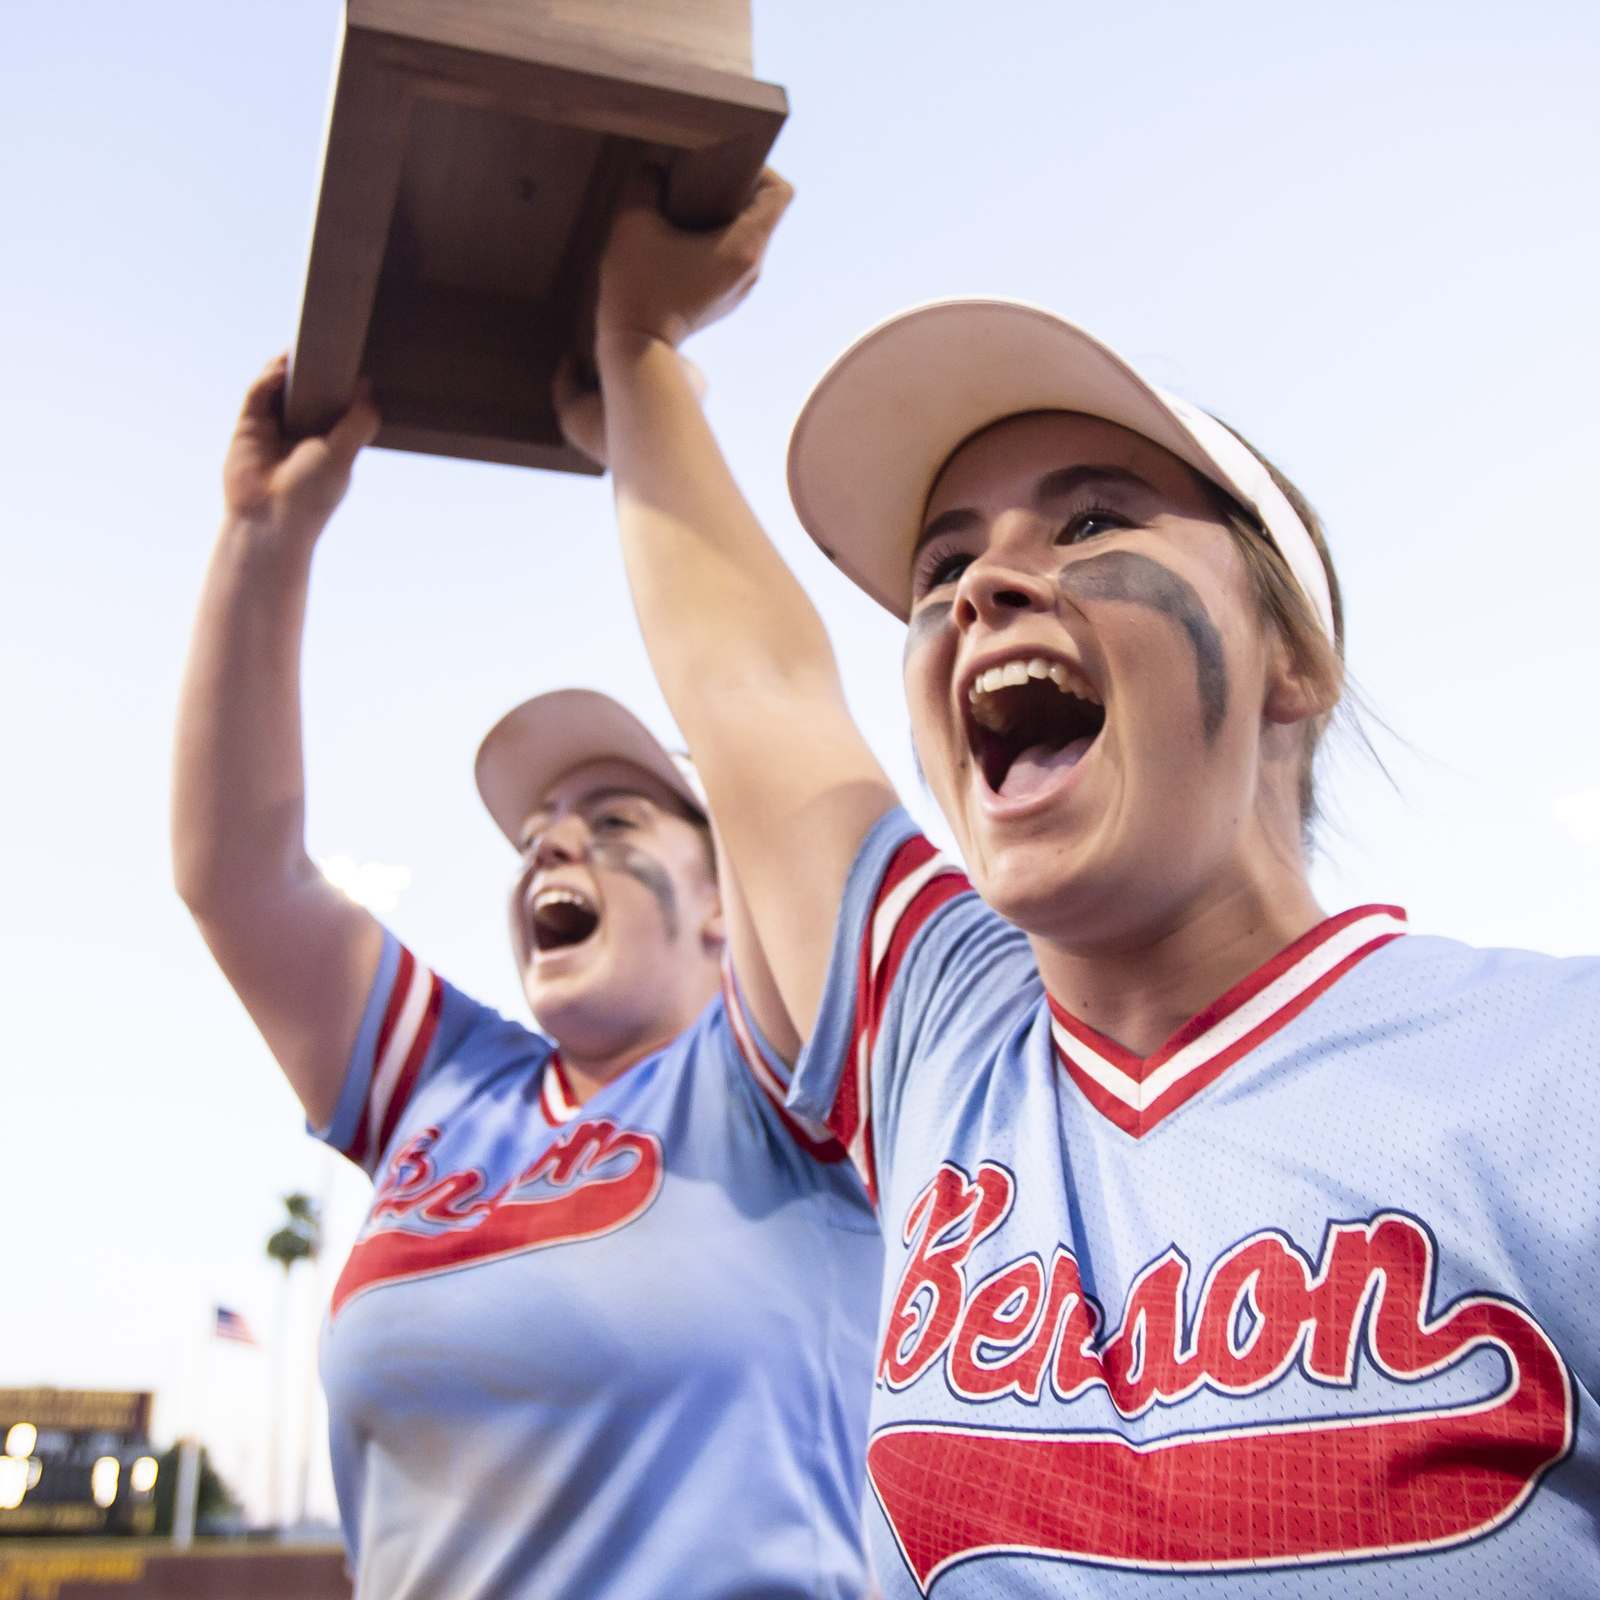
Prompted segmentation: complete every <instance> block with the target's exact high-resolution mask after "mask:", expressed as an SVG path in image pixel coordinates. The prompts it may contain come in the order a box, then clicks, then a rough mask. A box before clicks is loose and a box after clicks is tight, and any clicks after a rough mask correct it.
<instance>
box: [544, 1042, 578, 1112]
mask: <svg viewBox="0 0 1600 1600" xmlns="http://www.w3.org/2000/svg"><path fill="white" fill-rule="evenodd" d="M539 1109H540V1110H541V1111H542V1112H543V1113H544V1120H545V1121H546V1122H548V1123H549V1124H550V1126H551V1127H552V1128H559V1127H560V1126H561V1125H562V1123H564V1122H571V1121H572V1119H573V1118H574V1117H575V1116H577V1114H578V1113H579V1112H580V1111H581V1110H582V1109H583V1106H582V1104H581V1103H580V1102H579V1100H578V1097H577V1095H575V1094H574V1093H573V1092H572V1085H571V1083H569V1082H568V1081H567V1073H566V1068H564V1067H563V1066H562V1065H561V1052H560V1051H559V1050H552V1051H551V1052H550V1059H549V1060H548V1061H546V1062H545V1064H544V1073H543V1076H542V1077H541V1079H540V1082H539Z"/></svg>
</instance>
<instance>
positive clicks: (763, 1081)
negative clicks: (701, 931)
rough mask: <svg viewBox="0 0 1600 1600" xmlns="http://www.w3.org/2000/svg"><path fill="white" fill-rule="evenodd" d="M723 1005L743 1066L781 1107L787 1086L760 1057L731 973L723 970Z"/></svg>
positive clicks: (764, 1058)
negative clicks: (746, 1067)
mask: <svg viewBox="0 0 1600 1600" xmlns="http://www.w3.org/2000/svg"><path fill="white" fill-rule="evenodd" d="M723 1003H724V1006H725V1008H726V1010H727V1013H728V1022H729V1024H730V1026H731V1027H732V1028H733V1037H734V1041H735V1042H736V1043H737V1044H738V1046H739V1053H740V1054H741V1055H742V1056H743V1057H744V1059H745V1065H746V1066H748V1067H749V1068H750V1071H751V1072H752V1073H753V1074H754V1075H755V1079H756V1082H757V1083H759V1084H760V1085H761V1087H762V1088H763V1089H765V1090H766V1091H767V1093H768V1094H769V1095H771V1096H772V1098H773V1099H774V1100H776V1101H777V1102H778V1104H779V1105H780V1106H781V1105H783V1104H784V1102H785V1097H786V1096H787V1095H788V1093H789V1086H788V1085H787V1084H786V1083H781V1082H779V1080H778V1078H777V1075H776V1074H775V1073H774V1072H773V1070H772V1068H771V1067H769V1066H768V1065H767V1058H766V1057H765V1056H764V1055H762V1053H761V1051H760V1049H759V1047H758V1046H757V1044H756V1042H755V1039H754V1038H753V1037H752V1035H751V1033H750V1027H749V1024H748V1023H747V1022H746V1020H745V1015H744V1006H743V1004H742V1003H741V1000H740V995H739V989H738V985H737V984H736V983H735V982H734V980H733V976H732V973H731V971H728V970H727V969H725V981H724V984H723Z"/></svg>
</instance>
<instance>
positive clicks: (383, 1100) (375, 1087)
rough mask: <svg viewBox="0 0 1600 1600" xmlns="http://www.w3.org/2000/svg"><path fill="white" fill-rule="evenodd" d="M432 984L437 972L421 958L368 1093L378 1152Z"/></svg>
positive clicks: (373, 1135) (370, 1116)
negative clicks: (434, 973)
mask: <svg viewBox="0 0 1600 1600" xmlns="http://www.w3.org/2000/svg"><path fill="white" fill-rule="evenodd" d="M432 986H433V974H432V973H431V972H430V971H429V970H428V969H427V967H425V966H424V965H423V964H422V963H421V962H420V961H414V962H413V963H412V965H411V986H410V988H409V989H407V991H406V997H405V1000H404V1002H403V1004H402V1005H401V1007H400V1015H399V1016H398V1017H397V1018H396V1019H395V1024H394V1032H393V1033H391V1034H390V1035H389V1043H388V1046H387V1047H386V1048H385V1050H384V1052H383V1059H382V1060H381V1061H380V1062H379V1063H378V1065H377V1067H376V1068H375V1069H374V1071H373V1074H372V1088H371V1090H370V1091H369V1092H368V1096H367V1106H368V1121H367V1126H368V1127H369V1128H370V1129H371V1139H372V1143H373V1145H374V1154H376V1148H375V1147H376V1145H377V1142H378V1139H379V1135H380V1130H381V1129H382V1128H383V1125H384V1122H385V1121H386V1119H387V1118H388V1115H389V1101H390V1099H391V1098H392V1097H393V1095H394V1090H395V1085H396V1084H397V1083H398V1082H399V1080H400V1074H401V1072H402V1071H403V1070H404V1068H405V1064H406V1057H407V1056H409V1055H410V1054H411V1047H412V1045H414V1044H415V1043H416V1040H417V1030H418V1029H419V1028H420V1027H421V1026H422V1019H423V1017H424V1016H425V1015H426V1013H427V1010H428V993H429V990H430V989H431V988H432Z"/></svg>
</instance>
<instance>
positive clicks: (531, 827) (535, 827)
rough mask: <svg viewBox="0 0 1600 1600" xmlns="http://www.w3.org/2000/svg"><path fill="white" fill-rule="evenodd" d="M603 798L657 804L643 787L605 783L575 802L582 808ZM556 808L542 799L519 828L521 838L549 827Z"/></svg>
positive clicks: (596, 803)
mask: <svg viewBox="0 0 1600 1600" xmlns="http://www.w3.org/2000/svg"><path fill="white" fill-rule="evenodd" d="M602 800H643V801H644V802H645V803H646V804H647V805H654V804H655V801H654V800H652V799H651V798H650V796H649V795H647V794H646V793H645V792H644V790H643V789H630V788H628V787H627V785H626V784H605V785H602V786H601V787H600V788H598V789H590V790H588V791H587V792H586V793H584V794H582V795H580V796H579V797H578V799H577V801H576V802H575V803H576V805H577V806H578V807H579V808H580V809H581V808H582V807H584V806H592V805H598V804H599V802H600V801H602ZM554 809H555V808H554V807H553V806H552V805H551V804H550V802H549V801H548V800H542V801H540V803H539V805H538V807H537V808H536V809H535V810H533V811H530V812H529V813H528V816H527V820H526V821H525V822H524V823H523V825H522V827H521V829H520V830H519V838H520V839H521V840H522V841H524V842H526V841H527V840H528V839H529V838H530V837H531V836H532V835H534V834H536V833H538V832H539V830H540V829H541V828H544V827H547V826H548V825H549V822H550V813H551V812H552V811H553V810H554Z"/></svg>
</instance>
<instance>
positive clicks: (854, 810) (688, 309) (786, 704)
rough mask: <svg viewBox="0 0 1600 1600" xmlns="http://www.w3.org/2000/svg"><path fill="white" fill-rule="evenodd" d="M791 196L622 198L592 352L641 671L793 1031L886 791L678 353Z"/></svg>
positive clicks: (809, 618)
mask: <svg viewBox="0 0 1600 1600" xmlns="http://www.w3.org/2000/svg"><path fill="white" fill-rule="evenodd" d="M790 192H791V191H790V190H789V187H788V185H787V184H785V183H784V182H783V180H782V179H780V178H778V177H776V176H775V175H773V174H767V175H766V176H765V177H764V178H763V180H762V184H761V187H760V189H759V190H758V192H757V194H756V196H755V198H754V200H753V201H752V203H751V205H750V206H749V208H747V210H746V211H745V212H744V214H743V215H742V216H741V217H740V218H738V219H737V221H735V222H734V223H733V224H731V225H730V226H729V227H728V228H726V229H724V230H722V231H720V232H717V233H710V234H703V233H687V232H683V231H681V230H679V229H676V228H673V227H672V226H670V225H669V224H668V223H666V222H665V221H663V220H662V218H661V217H660V215H659V214H658V212H657V210H656V209H655V207H654V206H653V204H651V203H650V200H649V197H647V196H644V195H641V194H638V193H635V195H634V196H633V197H632V199H631V201H630V203H629V204H628V205H626V206H625V207H624V209H623V211H622V213H621V214H620V216H619V218H618V221H617V224H616V227H615V229H614V231H613V234H612V238H611V241H610V244H609V245H608V247H607V251H606V255H605V258H604V262H603V265H602V269H601V289H600V299H599V310H598V342H597V351H596V359H597V365H598V367H599V371H600V378H601V387H602V390H603V393H604V396H605V417H606V441H607V449H608V452H609V456H610V464H611V468H612V471H613V474H614V476H615V484H616V497H617V517H618V522H619V525H620V530H621V536H622V547H623V555H624V559H625V562H626V566H627V570H628V577H629V581H630V583H631V584H632V588H633V597H634V603H635V606H636V607H637V609H638V613H639V620H640V623H641V626H642V628H643V631H644V637H645V643H646V645H647V647H648V649H649V652H650V659H651V663H652V665H653V666H654V668H655V671H656V676H657V678H658V679H659V680H660V683H661V687H662V692H663V693H664V694H665V695H666V698H667V702H668V704H669V705H670V706H671V707H672V711H673V715H674V716H675V717H676V718H677V721H678V725H679V727H680V728H681V729H682V730H683V733H684V736H685V738H687V739H688V741H689V747H690V750H691V751H692V753H693V755H694V758H695V762H696V765H697V766H698V767H699V769H700V774H701V777H702V779H703V780H704V782H705V785H706V789H707V792H708V794H709V797H710V800H711V808H712V811H713V812H714V814H715V815H716V818H717V823H718V826H719V828H720V829H721V830H722V834H723V838H724V841H725V843H726V845H727V848H728V852H729V854H730V855H731V857H732V859H733V863H734V867H735V869H736V871H737V873H738V877H739V881H740V883H741V884H742V886H743V888H744V891H745V893H746V895H747V896H748V898H749V903H750V908H751V911H752V913H753V915H754V919H755V924H756V927H757V929H758V930H759V933H760V937H761V943H762V946H763V947H764V950H765V953H766V957H767V960H768V961H769V962H770V963H771V967H772V971H773V973H774V975H775V977H776V979H777V985H778V989H779V991H780V993H781V994H782V997H783V1000H784V1002H785V1004H786V1006H787V1009H788V1012H789V1015H790V1016H791V1017H792V1018H793V1020H794V1023H795V1026H796V1027H797V1028H798V1029H799V1031H800V1033H801V1034H802V1035H804V1034H806V1033H807V1032H808V1031H809V1029H810V1027H811V1024H812V1022H813V1020H814V1018H815V1016H816V1012H817V1007H818V1004H819V1002H820V999H821V996H822V989H823V980H824V977H825V975H826V970H827V962H828V953H829V949H830V947H831V943H832V937H833V929H834V924H835V921H836V920H837V917H838V912H839V904H840V900H841V897H842V895H843V892H844V885H845V880H846V877H847V875H848V873H849V869H850V864H851V861H852V860H853V858H854V856H855V853H856V850H857V848H858V846H859V845H860V842H861V840H862V838H863V836H864V835H865V833H866V831H867V830H868V828H870V827H871V825H872V824H873V822H874V821H876V820H877V818H878V817H880V816H881V815H882V814H883V813H884V812H885V811H886V810H887V809H888V808H889V807H890V806H892V805H893V804H894V801H895V796H894V791H893V789H892V787H891V785H890V783H889V780H888V778H887V777H886V776H885V774H884V772H883V769H882V768H881V767H880V766H879V764H878V761H877V759H876V758H875V757H874V755H873V754H872V751H871V749H870V748H869V747H868V745H867V743H866V741H865V740H864V739H863V738H862V737H861V734H860V732H859V730H858V729H857V728H856V726H855V723H854V722H853V720H852V719H851V716H850V712H849V709H848V707H847V706H846V704H845V698H844V691H843V687H842V685H841V684H840V681H839V672H838V666H837V664H836V662H835V660H834V656H833V649H832V647H831V645H830V644H829V642H828V637H827V634H826V632H825V631H824V629H823V626H822V621H821V619H820V618H819V617H818V615H817V613H816V609H815V608H814V607H813V606H812V604H811V601H810V599H809V598H808V597H807V595H806V593H805V591H804V590H803V589H802V588H801V587H800V585H799V583H798V582H796V580H795V578H794V576H793V575H792V574H791V573H790V571H789V569H788V567H787V566H786V565H785V564H784V562H783V559H782V557H781V556H780V555H779V554H778V552H777V551H776V550H775V549H774V548H773V546H772V543H771V541H770V540H769V539H768V538H767V536H766V534H765V532H764V531H763V530H762V528H761V525H760V524H759V522H757V520H756V518H755V516H754V514H753V513H752V512H751V510H750V507H749V506H748V505H747V504H746V502H745V499H744V496H743V495H742V494H741V493H740V491H739V487H738V485H737V484H736V483H735V482H734V479H733V475H732V473H731V472H730V471H729V470H728V466H727V463H726V462H725V461H724V460H723V457H722V452H721V450H720V449H719V448H718V446H717V441H716V439H715V437H714V436H713V434H712V432H711V429H710V426H709V425H708V423H707V421H706V419H705V415H704V413H703V412H702V411H701V408H700V404H699V399H698V396H697V393H696V389H695V385H694V383H693V382H692V379H691V373H690V369H689V368H688V365H687V363H686V362H685V361H684V359H683V357H682V356H681V355H680V354H679V353H678V348H677V347H678V345H679V344H680V343H681V342H682V340H683V339H684V338H686V337H687V336H688V334H690V333H691V332H693V331H694V330H695V329H696V328H698V327H701V326H703V325H705V324H706V323H709V322H711V321H713V320H715V319H716V318H717V317H719V316H721V315H723V314H724V313H725V312H726V311H727V310H730V309H731V308H732V307H733V306H734V305H736V304H737V303H738V302H739V300H741V299H742V298H743V297H744V295H745V294H746V293H747V292H748V291H749V289H750V287H751V286H752V285H753V284H754V282H755V278H756V275H757V273H758V272H759V270H760V264H761V260H762V257H763V254H764V252H765V249H766V244H767V240H768V238H769V237H770V236H771V233H772V230H773V228H774V227H775V226H776V225H777V222H778V219H779V218H780V217H781V216H782V214H783V211H784V209H785V207H786V206H787V205H788V202H789V198H790Z"/></svg>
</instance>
